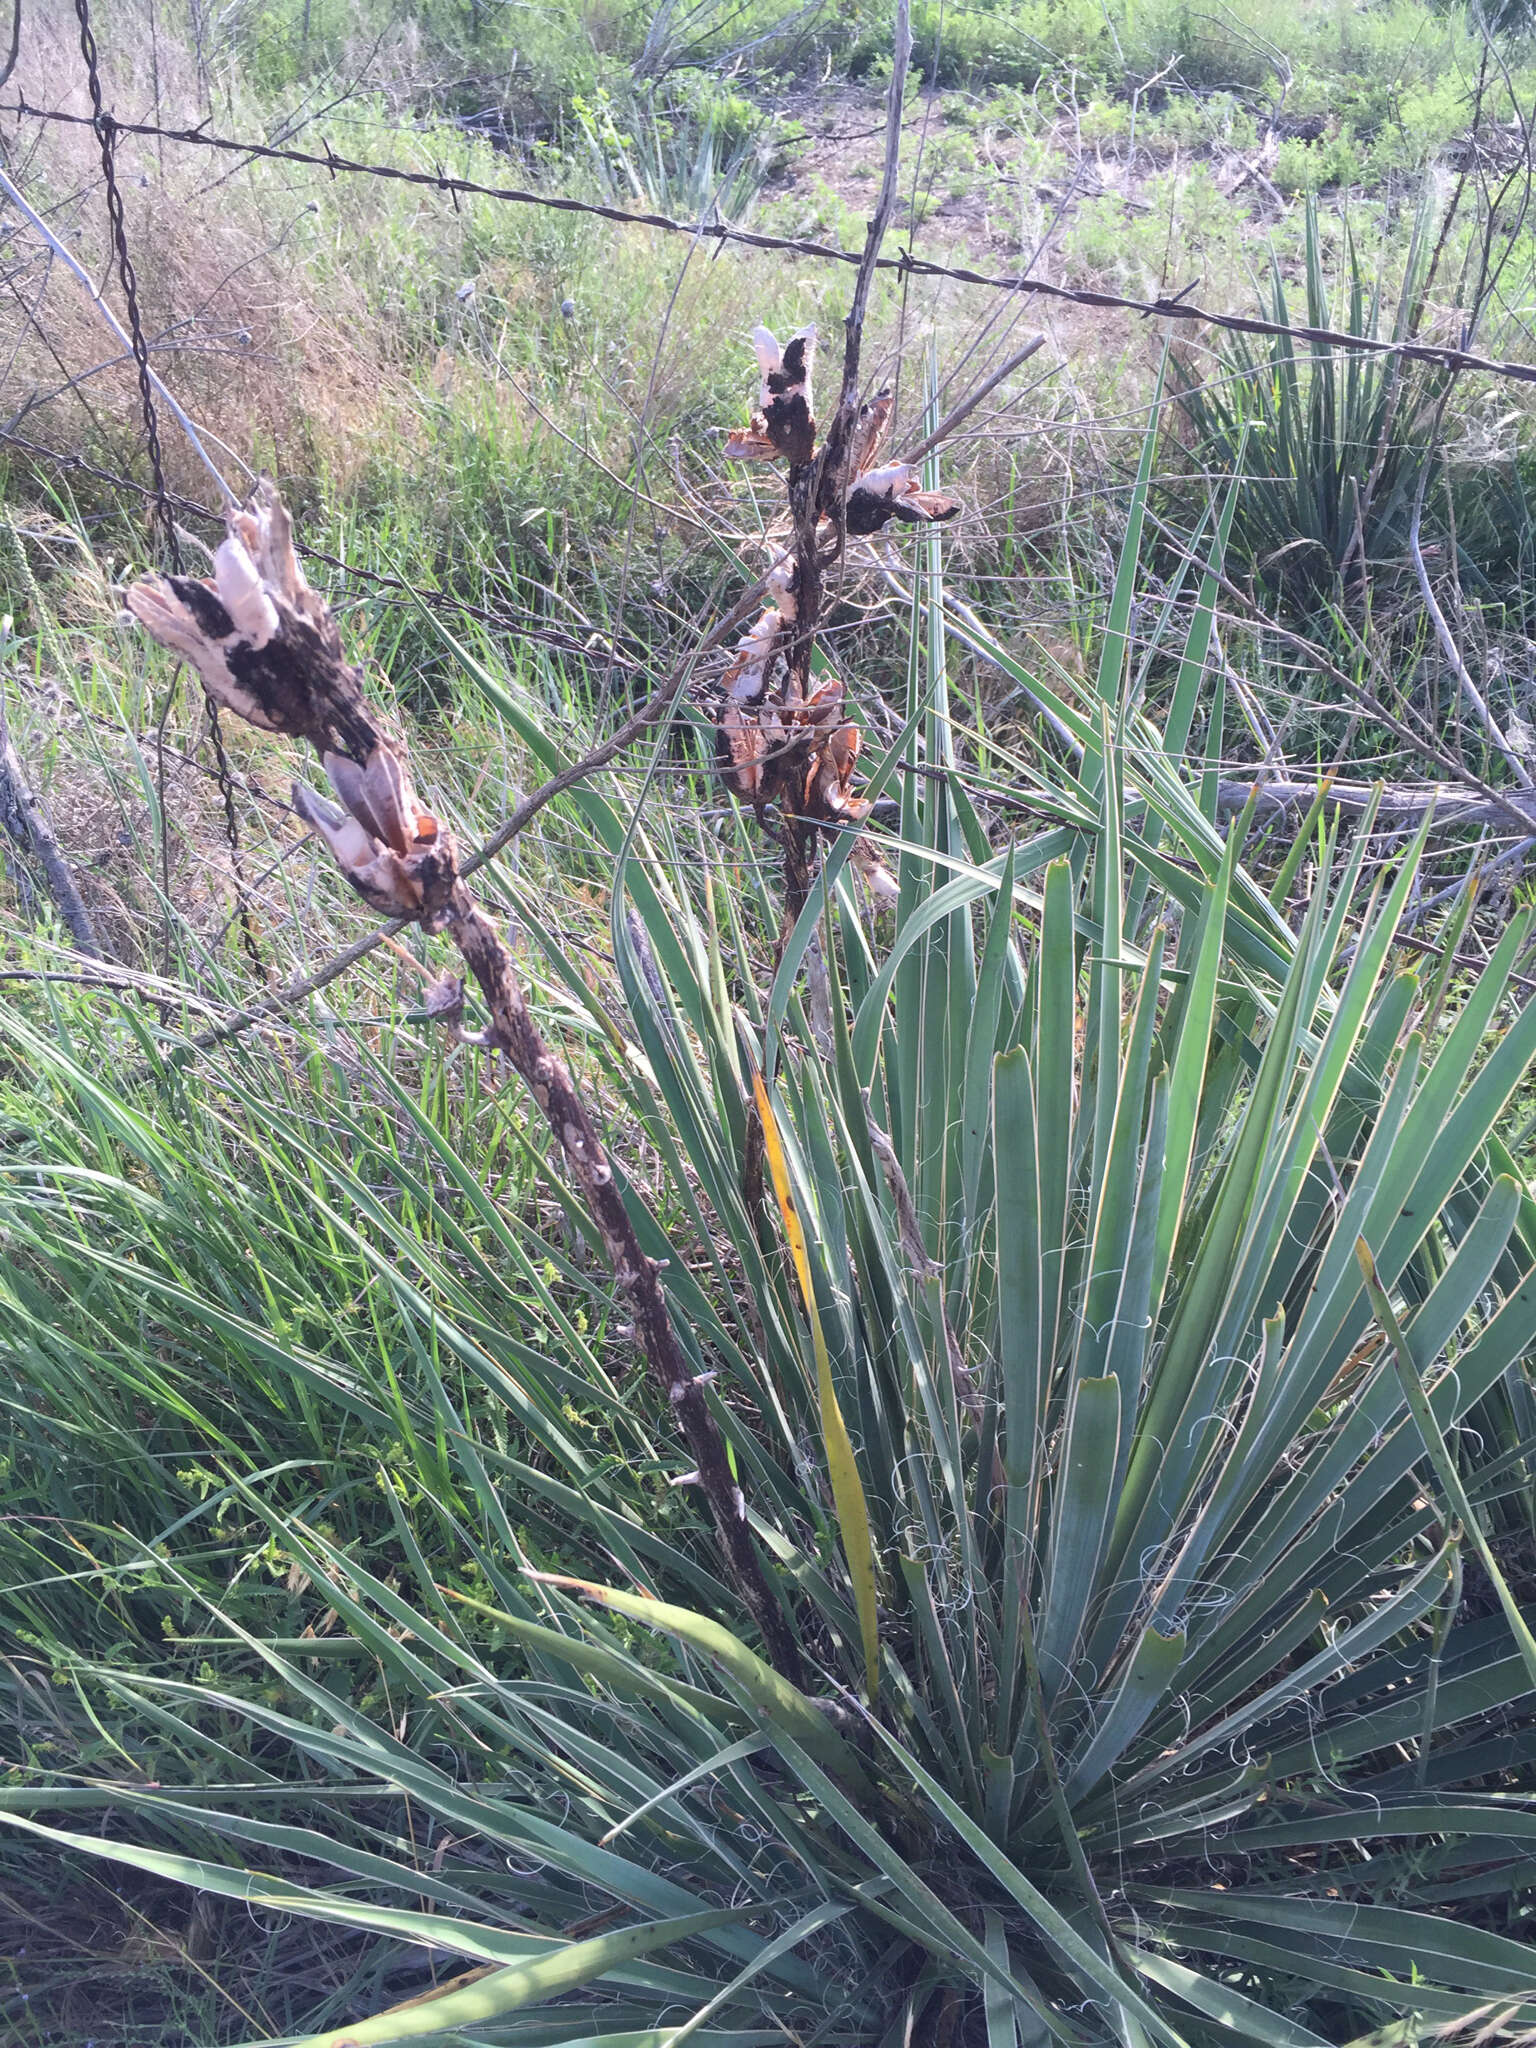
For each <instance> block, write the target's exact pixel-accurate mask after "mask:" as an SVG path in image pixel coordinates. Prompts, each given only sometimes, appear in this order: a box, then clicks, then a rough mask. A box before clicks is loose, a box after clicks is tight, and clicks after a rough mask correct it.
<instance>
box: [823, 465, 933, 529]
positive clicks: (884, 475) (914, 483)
mask: <svg viewBox="0 0 1536 2048" xmlns="http://www.w3.org/2000/svg"><path fill="white" fill-rule="evenodd" d="M959 510H960V506H959V503H958V502H957V500H955V499H954V498H945V497H941V496H940V494H939V493H938V492H937V491H925V490H924V489H923V488H922V486H921V484H920V483H919V481H918V472H917V471H916V469H914V468H913V466H912V464H911V463H910V462H887V463H886V464H884V466H883V467H881V468H879V469H871V470H868V471H866V472H865V474H864V475H863V476H861V477H857V478H856V479H855V480H854V482H853V483H852V484H851V485H850V486H849V490H848V501H847V510H846V515H845V516H846V524H847V530H848V532H849V533H850V534H854V535H862V534H870V533H879V532H880V530H881V528H882V527H884V526H887V525H889V524H890V522H891V520H893V519H903V520H909V521H913V522H916V523H920V524H929V523H932V522H935V521H938V520H941V519H953V518H954V516H955V514H956V513H957V512H958V511H959Z"/></svg>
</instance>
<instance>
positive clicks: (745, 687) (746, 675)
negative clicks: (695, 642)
mask: <svg viewBox="0 0 1536 2048" xmlns="http://www.w3.org/2000/svg"><path fill="white" fill-rule="evenodd" d="M783 625H784V616H783V614H782V613H781V612H780V611H779V610H778V609H777V607H774V608H772V609H770V610H768V611H765V612H764V613H763V615H762V617H761V618H760V619H759V620H758V621H757V623H756V625H754V626H753V627H751V628H750V630H749V631H748V632H746V633H744V634H743V635H742V637H741V639H740V640H738V641H737V643H736V647H735V651H734V652H733V654H732V656H731V659H730V661H729V662H728V663H727V665H726V670H725V674H724V675H723V676H722V677H721V678H720V681H721V684H722V686H723V687H724V689H725V692H726V694H727V696H729V697H730V698H731V700H732V701H733V702H734V703H737V704H752V703H756V702H757V701H758V700H759V699H760V698H761V697H762V695H763V693H764V692H765V690H766V689H767V687H768V670H769V666H770V664H771V663H772V661H773V656H774V652H775V650H776V648H777V647H778V644H779V634H780V632H781V630H782V629H783Z"/></svg>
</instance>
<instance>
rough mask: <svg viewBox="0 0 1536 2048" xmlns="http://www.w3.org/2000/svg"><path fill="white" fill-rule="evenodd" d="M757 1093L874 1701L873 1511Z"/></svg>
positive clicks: (780, 1152) (780, 1159) (765, 1107)
mask: <svg viewBox="0 0 1536 2048" xmlns="http://www.w3.org/2000/svg"><path fill="white" fill-rule="evenodd" d="M752 1093H753V1095H754V1097H755V1098H756V1101H757V1110H758V1115H759V1116H760V1117H761V1118H762V1120H763V1147H764V1150H765V1151H766V1153H767V1155H768V1172H769V1176H770V1177H771V1179H772V1181H773V1192H774V1194H775V1195H776V1196H777V1197H778V1202H779V1214H780V1215H781V1216H782V1217H783V1219H784V1235H785V1237H786V1238H787V1239H788V1240H789V1254H790V1257H791V1258H792V1259H793V1260H794V1262H795V1276H796V1278H797V1279H798V1280H799V1282H800V1292H801V1295H802V1296H803V1298H804V1301H805V1313H806V1315H807V1317H808V1318H809V1319H810V1325H811V1345H812V1348H813V1349H814V1351H815V1353H816V1390H817V1395H818V1398H819V1399H820V1402H821V1434H822V1440H823V1442H824V1443H825V1445H826V1452H827V1471H828V1474H829V1475H830V1477H831V1480H832V1502H833V1505H834V1507H835V1508H836V1509H837V1526H838V1528H839V1529H840V1530H841V1532H842V1538H843V1556H844V1557H845V1558H846V1559H847V1563H848V1577H849V1579H850V1580H851V1581H852V1584H853V1599H854V1605H855V1607H856V1608H857V1609H858V1615H859V1636H860V1641H861V1643H862V1646H863V1650H864V1678H865V1684H866V1685H867V1687H868V1690H869V1696H870V1698H871V1699H873V1698H874V1696H875V1692H876V1690H877V1688H878V1686H879V1683H880V1630H879V1624H878V1622H877V1619H876V1613H875V1550H874V1544H873V1542H872V1540H871V1537H870V1533H869V1508H868V1506H867V1505H866V1503H865V1500H864V1486H863V1482H862V1481H861V1480H860V1478H859V1468H858V1463H857V1461H856V1460H855V1458H854V1455H853V1442H852V1439H851V1438H850V1437H849V1435H848V1425H847V1424H846V1423H845V1422H844V1421H843V1411H842V1409H841V1408H840V1407H839V1406H838V1402H837V1389H836V1388H835V1387H834V1386H833V1384H832V1362H831V1360H830V1359H829V1358H828V1356H827V1340H826V1337H825V1336H824V1335H823V1333H822V1327H821V1317H820V1316H819V1315H818V1314H817V1311H816V1294H815V1290H814V1289H813V1287H812V1286H811V1262H810V1259H809V1257H808V1256H807V1254H806V1249H805V1231H804V1230H803V1228H802V1227H801V1223H800V1218H799V1215H798V1213H797V1212H796V1209H795V1197H794V1191H793V1190H792V1189H791V1187H790V1185H789V1166H788V1163H787V1162H786V1160H785V1157H784V1140H783V1139H782V1138H781V1137H780V1135H779V1126H778V1122H777V1119H776V1118H775V1116H774V1113H773V1104H772V1103H771V1102H770V1101H769V1099H768V1090H767V1088H766V1087H765V1086H764V1085H763V1077H762V1075H761V1074H758V1073H754V1074H753V1076H752Z"/></svg>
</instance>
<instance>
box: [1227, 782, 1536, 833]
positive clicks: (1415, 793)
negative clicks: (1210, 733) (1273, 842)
mask: <svg viewBox="0 0 1536 2048" xmlns="http://www.w3.org/2000/svg"><path fill="white" fill-rule="evenodd" d="M1319 787H1321V788H1322V789H1323V790H1324V792H1325V794H1326V796H1327V799H1328V803H1329V806H1330V807H1331V808H1334V809H1337V810H1339V811H1342V812H1343V813H1344V814H1345V816H1346V817H1361V816H1363V815H1364V813H1365V812H1366V811H1367V810H1368V809H1369V808H1370V806H1371V804H1372V802H1373V801H1374V802H1375V803H1376V806H1377V808H1376V822H1377V824H1378V825H1416V824H1418V823H1419V822H1420V821H1421V820H1422V819H1423V818H1424V817H1425V816H1426V815H1427V814H1428V813H1429V812H1430V811H1433V812H1434V814H1435V824H1436V825H1437V826H1438V827H1439V828H1440V829H1441V830H1443V831H1447V832H1452V831H1455V832H1461V831H1468V830H1473V829H1476V828H1478V827H1483V828H1488V827H1493V828H1496V829H1498V830H1501V831H1505V832H1507V831H1508V830H1509V829H1510V813H1511V811H1514V813H1515V814H1516V816H1523V817H1524V819H1525V822H1526V826H1527V828H1528V829H1529V828H1531V827H1536V790H1533V791H1532V792H1531V793H1530V795H1529V796H1527V795H1525V794H1524V793H1522V794H1521V795H1519V796H1514V795H1511V794H1509V793H1506V794H1505V795H1504V796H1502V797H1500V798H1499V799H1498V801H1496V802H1493V801H1490V800H1489V799H1488V798H1486V797H1477V796H1469V795H1468V794H1467V792H1466V791H1465V790H1464V789H1459V788H1458V787H1457V786H1456V785H1455V784H1454V783H1445V782H1414V783H1401V782H1389V783H1386V784H1382V783H1372V782H1339V781H1336V780H1333V779H1331V778H1324V779H1323V781H1322V783H1321V784H1320V783H1319V782H1318V780H1317V779H1316V778H1314V779H1312V780H1311V781H1308V780H1305V779H1303V778H1301V777H1291V776H1288V775H1286V774H1285V772H1284V771H1283V770H1282V771H1281V772H1280V773H1279V774H1274V773H1271V771H1270V770H1269V769H1268V768H1256V769H1255V770H1254V771H1253V774H1252V775H1251V776H1250V777H1249V778H1248V779H1247V780H1239V779H1237V778H1236V777H1233V778H1231V779H1229V780H1223V781H1221V782H1219V783H1218V784H1217V785H1216V803H1217V808H1218V809H1219V810H1222V811H1227V812H1236V811H1240V810H1242V808H1243V806H1244V805H1245V804H1246V803H1247V802H1248V799H1249V798H1250V797H1253V798H1254V815H1255V816H1256V817H1259V818H1266V817H1278V816H1280V815H1281V814H1282V813H1283V812H1286V811H1303V812H1304V811H1306V810H1307V809H1308V807H1309V806H1310V805H1311V803H1312V802H1313V800H1314V799H1315V798H1316V796H1317V793H1318V789H1319Z"/></svg>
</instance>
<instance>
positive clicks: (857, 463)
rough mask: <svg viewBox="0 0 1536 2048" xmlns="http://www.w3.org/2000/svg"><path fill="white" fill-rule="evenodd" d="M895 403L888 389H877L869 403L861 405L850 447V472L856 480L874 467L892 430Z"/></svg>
mask: <svg viewBox="0 0 1536 2048" xmlns="http://www.w3.org/2000/svg"><path fill="white" fill-rule="evenodd" d="M893 403H894V401H893V399H892V397H891V394H890V391H889V390H888V389H887V390H885V391H877V392H876V393H875V395H874V397H873V398H872V399H870V401H869V403H868V404H867V405H861V406H860V407H859V418H858V424H857V425H856V426H855V427H854V430H853V438H852V440H851V441H850V443H849V447H848V474H849V476H851V477H852V478H854V479H855V481H856V480H857V479H858V478H859V477H861V476H862V475H863V474H864V472H865V470H867V469H872V468H873V467H874V462H875V458H876V456H877V455H878V454H879V453H880V450H881V448H882V446H883V445H884V443H885V437H886V435H887V433H889V431H890V425H891V408H892V405H893Z"/></svg>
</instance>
